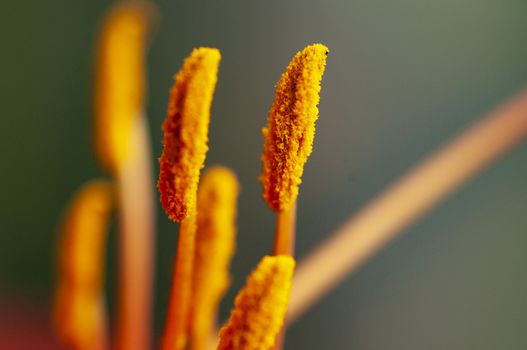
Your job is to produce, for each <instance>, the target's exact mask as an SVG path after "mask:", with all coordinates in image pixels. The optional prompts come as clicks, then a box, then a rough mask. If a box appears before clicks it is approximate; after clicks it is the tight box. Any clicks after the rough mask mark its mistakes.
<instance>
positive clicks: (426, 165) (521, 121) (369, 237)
mask: <svg viewBox="0 0 527 350" xmlns="http://www.w3.org/2000/svg"><path fill="white" fill-rule="evenodd" d="M526 136H527V90H526V91H523V92H521V93H520V94H518V95H517V96H516V97H514V98H513V99H511V100H510V101H509V102H506V103H505V104H503V105H501V106H500V107H498V108H497V109H496V110H495V111H493V112H491V113H490V114H489V115H488V116H486V117H485V118H483V119H482V120H481V121H479V122H477V123H476V124H475V125H473V126H472V127H470V128H469V129H468V130H466V131H464V132H463V133H461V134H460V135H458V136H457V137H455V138H454V139H453V140H452V141H451V142H450V143H449V144H447V145H446V146H444V147H443V148H441V149H440V150H439V151H437V152H435V153H433V154H432V155H431V156H429V157H428V158H427V159H425V160H424V161H423V162H422V163H420V164H418V165H417V166H416V167H415V168H413V169H412V170H410V171H409V172H408V173H407V174H406V175H404V176H403V177H402V178H401V179H400V180H398V181H397V182H395V183H394V184H393V185H392V186H390V187H389V188H388V189H387V190H386V191H385V192H384V193H382V194H381V195H379V196H378V197H377V198H376V199H374V200H373V201H372V202H371V203H370V204H369V205H367V206H366V207H365V208H364V209H362V210H361V211H360V212H359V213H357V214H356V215H354V216H353V217H351V218H350V219H349V220H348V221H347V222H345V223H344V225H343V226H341V227H340V228H339V229H338V230H337V231H336V232H335V233H334V234H333V235H332V236H331V238H330V239H329V240H328V241H326V242H325V243H323V244H322V245H321V246H319V247H318V248H317V249H316V250H315V251H314V252H312V253H311V254H310V255H309V256H308V257H307V258H305V259H304V260H303V261H302V262H301V263H300V264H299V268H298V270H297V272H296V275H295V278H294V282H293V288H292V290H291V304H290V305H289V311H288V315H287V320H286V322H288V323H291V322H293V321H295V320H296V319H297V318H298V317H299V316H300V315H302V314H303V313H304V312H305V311H306V310H307V309H308V308H309V307H310V306H311V305H313V304H314V303H316V302H317V301H318V299H320V298H321V297H322V296H323V295H324V294H326V293H327V292H328V291H329V290H331V289H332V288H334V287H335V286H336V285H337V284H338V283H339V282H340V281H341V280H342V279H344V278H345V277H346V276H347V275H348V274H350V273H352V272H354V271H355V270H357V269H358V268H359V267H360V266H361V265H362V264H363V263H364V262H366V261H367V260H368V259H369V258H370V257H371V256H372V255H373V254H375V253H376V252H377V251H379V250H380V249H381V248H382V247H383V246H385V245H386V244H387V243H388V242H390V241H391V240H392V239H394V238H396V237H397V236H398V235H399V234H400V233H402V232H403V230H404V229H406V228H407V227H408V226H409V225H410V224H412V223H413V222H415V221H416V220H417V219H419V218H421V217H422V216H424V215H425V214H426V213H428V212H429V211H430V210H431V209H432V208H433V207H434V206H435V205H436V204H438V203H439V202H440V201H442V200H443V199H445V198H446V197H447V196H448V195H449V194H451V193H453V192H454V191H455V190H456V189H458V188H459V187H460V186H461V185H463V184H464V183H466V182H467V181H469V180H470V179H472V178H473V177H474V176H475V175H477V174H478V173H480V172H481V171H482V170H483V169H485V168H486V167H487V166H489V165H491V164H492V163H494V162H495V161H497V160H498V159H499V158H500V157H501V156H503V155H504V154H506V153H507V152H509V151H510V150H511V149H513V148H514V146H516V145H518V144H520V142H521V141H523V140H524V139H525V137H526Z"/></svg>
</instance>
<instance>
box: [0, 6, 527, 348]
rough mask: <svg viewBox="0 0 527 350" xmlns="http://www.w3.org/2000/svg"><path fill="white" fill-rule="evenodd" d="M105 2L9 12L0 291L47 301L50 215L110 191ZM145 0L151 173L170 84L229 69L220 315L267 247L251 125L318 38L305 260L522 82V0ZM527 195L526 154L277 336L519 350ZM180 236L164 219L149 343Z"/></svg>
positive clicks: (219, 119)
mask: <svg viewBox="0 0 527 350" xmlns="http://www.w3.org/2000/svg"><path fill="white" fill-rule="evenodd" d="M109 3H110V2H108V1H100V0H99V1H65V0H56V1H36V0H33V1H20V2H10V3H9V4H4V5H3V6H2V11H1V14H0V19H1V21H0V29H1V30H0V39H2V40H1V42H2V49H1V53H0V62H1V64H0V96H1V100H2V104H1V107H0V111H1V116H0V132H1V135H0V150H1V151H0V157H1V158H0V174H1V175H0V176H1V181H0V213H1V220H0V231H1V234H0V286H1V287H0V288H1V289H2V290H3V291H4V292H3V293H4V295H13V294H24V295H28V296H31V297H33V298H40V299H42V300H46V299H47V298H48V297H49V295H50V293H51V290H52V276H53V273H52V261H53V246H54V243H55V233H54V228H55V225H56V223H57V220H58V218H59V215H60V213H61V210H62V209H63V208H64V206H65V205H66V203H67V201H68V200H69V198H70V196H71V195H72V193H74V191H75V190H76V189H77V188H78V187H79V186H80V185H81V184H82V183H83V182H84V181H86V180H88V179H91V178H93V177H96V176H100V175H103V174H102V173H101V171H100V170H99V169H98V167H97V165H96V163H95V161H94V159H93V155H92V152H91V148H90V147H91V146H90V142H91V141H90V117H91V115H90V83H91V81H92V78H93V76H92V74H93V73H92V70H91V67H92V60H91V58H92V54H93V53H92V48H93V41H94V32H95V28H96V26H97V24H98V22H99V19H100V18H101V15H102V14H103V13H104V10H105V9H106V8H107V6H108V4H109ZM157 3H158V5H159V7H160V13H161V19H162V21H161V24H160V27H159V30H158V34H157V36H156V37H155V39H154V41H153V44H152V48H151V51H150V54H149V59H148V61H149V64H148V68H149V85H150V88H149V90H150V91H149V95H150V97H149V102H148V106H147V111H148V116H149V121H150V125H151V129H152V131H151V134H152V139H153V145H154V151H155V155H153V156H152V161H154V159H155V157H156V156H157V155H158V154H159V153H160V136H161V133H160V124H161V122H162V120H163V118H164V115H165V109H166V101H167V96H168V95H167V94H168V89H169V87H170V85H171V76H172V75H173V74H174V73H175V72H176V71H177V69H178V68H179V67H180V65H181V62H182V60H183V58H184V57H185V56H186V55H187V54H188V53H189V52H190V50H191V49H192V48H193V47H196V46H203V45H204V46H214V47H218V48H220V49H221V51H222V55H223V60H222V63H221V67H220V76H219V82H218V86H217V90H216V95H215V101H214V105H213V109H212V125H211V130H210V152H209V156H208V160H207V163H208V164H215V163H222V164H226V165H228V166H230V167H232V168H233V169H235V171H236V172H237V173H238V175H239V179H240V182H241V184H242V186H243V192H242V195H241V197H240V202H239V203H240V210H239V231H240V232H239V238H238V250H237V254H236V257H235V260H234V266H233V274H234V284H233V288H232V290H231V292H230V293H229V296H228V298H227V299H226V300H225V302H224V304H223V307H222V311H223V315H227V312H228V310H229V308H230V305H231V304H232V297H233V295H234V292H235V291H236V290H238V289H239V287H240V286H241V285H242V284H243V282H244V279H245V276H246V275H247V273H248V272H249V271H250V270H251V269H252V268H253V267H254V266H255V264H256V263H257V261H258V260H259V259H260V257H261V256H262V255H263V254H266V253H268V252H269V251H270V248H271V245H272V233H273V215H272V213H271V212H270V211H269V210H268V209H267V208H266V206H265V205H264V203H263V202H262V201H261V200H260V198H259V197H260V191H261V190H260V186H259V184H258V182H257V177H258V175H259V172H260V168H261V166H260V160H259V156H260V153H261V150H262V138H261V137H260V128H261V127H262V126H264V125H265V123H266V114H267V110H268V108H269V106H270V104H271V102H272V98H273V87H274V84H275V83H276V81H277V80H278V78H279V76H280V74H281V72H282V71H283V69H284V68H285V66H286V65H287V63H288V61H289V59H290V58H291V57H292V56H293V55H294V53H296V52H297V51H298V50H300V49H301V48H302V47H304V46H305V45H307V44H310V43H313V42H322V43H325V44H326V45H327V46H329V48H330V50H331V53H330V56H329V59H328V66H327V71H326V75H325V77H324V81H323V91H322V96H321V103H320V119H319V122H318V125H317V135H316V140H315V148H314V152H313V155H312V156H311V158H310V160H309V162H308V164H307V166H306V169H305V176H304V183H303V184H302V186H301V195H300V197H299V217H298V255H299V256H302V255H304V254H305V253H306V252H308V251H309V250H310V249H311V248H313V247H315V246H316V245H317V243H319V242H320V241H322V240H323V239H324V238H325V237H326V236H327V234H328V233H329V232H331V231H332V230H333V229H335V228H336V227H337V226H338V225H339V223H341V222H343V221H344V220H345V219H346V218H347V217H348V216H349V215H350V214H351V213H353V212H356V211H357V210H358V209H359V208H360V207H362V206H363V205H364V204H365V203H367V202H368V200H370V199H371V198H373V197H374V196H375V195H376V194H377V193H379V192H380V191H381V190H382V189H383V188H384V187H385V186H386V185H388V184H389V183H390V182H391V181H393V180H394V179H396V178H397V177H398V176H400V175H401V174H402V173H404V172H405V170H407V169H408V168H409V167H410V166H412V165H413V164H415V163H416V162H417V161H418V160H419V159H420V158H422V157H423V156H425V155H426V154H428V153H429V152H430V151H432V150H434V149H435V148H437V147H438V146H439V145H441V143H442V142H444V141H446V140H447V139H448V138H450V137H451V136H452V135H454V134H455V133H456V132H458V131H460V130H462V129H463V128H464V127H466V126H467V125H469V124H470V123H471V122H473V121H475V120H477V119H478V118H479V117H480V116H481V115H483V114H484V113H485V112H486V111H488V110H489V109H491V108H492V107H493V106H494V105H496V104H498V103H499V102H500V101H502V100H503V99H505V98H506V97H508V96H510V95H511V94H513V93H514V92H515V91H517V90H519V89H522V88H523V86H524V85H525V83H526V81H527V44H526V41H525V37H526V36H525V33H526V31H527V2H526V1H524V0H494V1H490V0H489V1H484V0H441V1H428V0H384V1H381V0H350V1H345V0H330V1H318V2H316V1H299V0H296V1H259V2H249V1H223V2H220V1H186V2H182V1H157ZM489 141H490V140H489ZM156 169H157V167H156ZM526 179H527V148H526V147H525V146H523V147H520V148H519V149H517V150H516V151H514V152H512V153H511V154H509V155H508V156H506V157H505V158H503V159H502V160H500V161H499V162H498V163H497V164H496V165H495V166H493V167H492V168H491V169H489V170H487V171H485V172H484V173H483V174H482V175H481V176H479V177H478V178H477V179H476V180H475V181H473V182H471V183H470V184H469V185H467V186H465V187H464V188H463V189H462V190H461V191H460V192H458V193H457V194H455V195H454V196H453V197H451V198H450V199H449V200H448V201H446V202H445V203H443V204H442V205H441V206H440V207H439V208H437V209H436V210H434V211H433V212H432V213H431V214H430V215H428V216H427V217H426V218H424V219H423V220H421V221H419V222H418V223H417V224H416V225H414V226H413V227H412V228H411V229H409V230H407V234H406V235H405V236H403V237H402V238H401V239H399V240H398V241H397V242H396V243H395V244H392V245H391V246H390V247H388V248H387V249H385V250H384V251H383V252H382V253H381V254H379V255H377V256H376V257H375V258H374V259H373V260H372V261H370V262H369V263H368V264H367V265H366V266H364V267H363V268H362V269H361V270H360V271H359V272H358V273H356V274H355V275H354V276H353V277H351V278H349V279H348V280H347V281H346V282H345V283H343V284H342V285H341V286H340V287H339V288H338V289H337V290H335V291H334V292H332V293H331V294H329V295H328V296H327V298H325V299H324V301H323V302H322V303H320V304H319V305H318V306H316V307H315V308H313V309H312V311H311V312H310V313H308V314H306V315H305V316H304V317H303V318H302V319H301V320H300V322H298V323H297V324H295V325H294V326H293V327H291V328H290V330H289V332H288V338H287V344H286V348H288V349H305V350H309V349H368V350H374V349H379V350H380V349H383V350H385V349H405V350H408V349H450V350H455V349H459V350H462V349H478V350H483V349H489V350H494V349H518V350H520V349H526V348H527V334H526V333H525V329H526V326H527V301H526V299H525V296H526V295H527V275H526V273H525V265H526V264H527V252H526V251H527V236H526V233H527V232H526V231H527V190H526ZM176 232H177V227H176V226H175V225H174V224H172V223H170V222H169V221H168V220H167V219H166V218H165V216H164V215H163V213H161V212H159V243H158V247H159V248H158V253H159V255H158V267H159V269H158V275H157V277H158V280H157V286H156V287H157V309H156V310H157V313H156V318H157V322H156V325H157V328H158V329H160V328H161V326H162V320H163V310H164V306H165V303H166V298H167V293H168V286H169V274H170V267H171V260H172V257H173V253H174V246H175V242H176ZM114 244H115V242H113V243H112V244H111V246H110V251H111V250H112V249H114V248H115V247H114ZM110 255H111V257H110V262H111V266H112V268H111V269H110V271H113V266H114V264H115V262H114V260H115V257H114V256H113V255H112V254H110ZM113 277H114V276H113V272H110V273H109V277H108V280H109V283H110V285H111V284H112V283H113V282H112V280H113ZM313 278H316V276H313ZM110 289H111V288H110ZM110 300H111V296H110ZM42 303H44V301H42Z"/></svg>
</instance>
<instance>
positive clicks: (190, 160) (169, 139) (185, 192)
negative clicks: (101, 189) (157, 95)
mask: <svg viewBox="0 0 527 350" xmlns="http://www.w3.org/2000/svg"><path fill="white" fill-rule="evenodd" d="M220 58H221V56H220V52H219V51H218V50H217V49H211V48H199V49H194V51H192V53H191V54H190V56H189V57H188V58H187V59H186V60H185V62H184V64H183V67H182V68H181V70H180V71H179V73H178V74H177V75H176V76H175V83H174V86H173V87H172V90H171V91H170V101H169V105H168V115H167V117H166V119H165V122H164V123H163V133H164V134H163V135H164V136H163V146H164V148H163V153H162V155H161V157H160V158H159V165H160V173H159V181H158V183H157V186H158V188H159V192H160V194H161V204H162V206H163V208H164V209H165V212H166V213H167V215H168V216H169V218H170V219H172V220H174V221H181V220H183V219H184V218H186V217H188V216H189V215H190V213H191V212H192V211H194V210H195V206H196V192H197V187H198V181H199V174H200V170H201V168H202V167H203V164H204V162H205V156H206V153H207V150H208V145H207V142H208V129H209V120H210V106H211V103H212V96H213V94H214V88H215V86H216V80H217V75H218V65H219V62H220Z"/></svg>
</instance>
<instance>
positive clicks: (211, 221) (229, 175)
mask: <svg viewBox="0 0 527 350" xmlns="http://www.w3.org/2000/svg"><path fill="white" fill-rule="evenodd" d="M237 196H238V181H237V180H236V176H235V175H234V173H233V172H232V171H231V170H229V169H228V168H225V167H220V166H216V167H213V168H210V169H208V170H207V171H206V172H205V174H204V175H203V177H202V179H201V181H200V184H199V189H198V212H197V220H198V223H197V226H198V227H197V233H196V248H195V260H194V272H193V283H192V291H193V293H192V307H191V322H190V329H191V338H192V341H191V349H192V350H208V349H210V347H209V346H210V343H209V341H210V335H211V334H212V331H213V328H214V326H215V324H216V318H217V310H218V306H219V302H220V300H221V298H222V297H223V295H224V294H225V292H226V291H227V287H228V286H229V283H230V276H229V266H230V262H231V258H232V255H233V251H234V245H235V238H236V237H235V236H236V200H237Z"/></svg>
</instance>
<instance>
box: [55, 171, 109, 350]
mask: <svg viewBox="0 0 527 350" xmlns="http://www.w3.org/2000/svg"><path fill="white" fill-rule="evenodd" d="M112 196H113V194H112V188H111V186H110V185H109V184H108V183H106V182H104V181H92V182H90V183H88V184H86V185H85V186H84V187H83V188H82V189H81V190H80V191H79V193H78V194H77V196H76V197H75V198H74V200H73V202H72V204H71V206H70V208H69V209H68V212H67V213H66V216H65V220H64V223H63V225H62V227H61V232H60V239H61V241H60V247H59V251H58V256H59V258H58V278H59V281H58V288H57V291H56V295H55V305H54V322H55V328H56V330H57V333H58V336H59V337H60V339H61V340H62V341H63V343H64V344H66V345H68V347H69V348H71V349H90V348H91V345H93V344H92V342H93V340H94V339H93V338H94V337H95V331H96V324H97V320H98V319H99V317H101V315H100V314H99V313H100V312H101V310H100V309H99V308H98V303H99V298H100V296H101V292H102V271H103V260H104V244H105V241H106V234H107V226H108V217H109V215H110V211H111V208H112Z"/></svg>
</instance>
